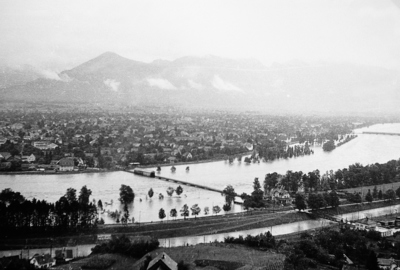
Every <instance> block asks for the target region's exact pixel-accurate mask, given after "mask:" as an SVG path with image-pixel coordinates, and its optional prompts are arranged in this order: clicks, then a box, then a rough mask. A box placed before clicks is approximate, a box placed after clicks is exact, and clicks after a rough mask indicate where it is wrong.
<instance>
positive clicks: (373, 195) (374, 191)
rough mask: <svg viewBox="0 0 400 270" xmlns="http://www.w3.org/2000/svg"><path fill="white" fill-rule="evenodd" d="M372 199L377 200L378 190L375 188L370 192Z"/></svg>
mask: <svg viewBox="0 0 400 270" xmlns="http://www.w3.org/2000/svg"><path fill="white" fill-rule="evenodd" d="M372 197H373V198H374V199H378V188H377V187H376V186H375V187H374V190H373V191H372Z"/></svg>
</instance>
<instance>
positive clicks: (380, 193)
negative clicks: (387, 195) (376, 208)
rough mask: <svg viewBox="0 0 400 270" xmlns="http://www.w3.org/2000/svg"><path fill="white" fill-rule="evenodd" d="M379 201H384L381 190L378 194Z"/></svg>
mask: <svg viewBox="0 0 400 270" xmlns="http://www.w3.org/2000/svg"><path fill="white" fill-rule="evenodd" d="M378 199H379V200H382V199H383V193H382V190H379V192H378Z"/></svg>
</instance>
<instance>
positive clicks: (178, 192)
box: [175, 185, 183, 196]
mask: <svg viewBox="0 0 400 270" xmlns="http://www.w3.org/2000/svg"><path fill="white" fill-rule="evenodd" d="M175 192H176V195H178V196H179V195H181V194H182V192H183V188H182V187H181V186H180V185H179V186H178V187H177V188H176V190H175Z"/></svg>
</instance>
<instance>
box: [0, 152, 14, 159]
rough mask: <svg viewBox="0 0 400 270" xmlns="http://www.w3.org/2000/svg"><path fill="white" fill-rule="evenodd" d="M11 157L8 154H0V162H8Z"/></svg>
mask: <svg viewBox="0 0 400 270" xmlns="http://www.w3.org/2000/svg"><path fill="white" fill-rule="evenodd" d="M10 157H11V154H10V153H8V152H0V160H8V159H9V158H10Z"/></svg>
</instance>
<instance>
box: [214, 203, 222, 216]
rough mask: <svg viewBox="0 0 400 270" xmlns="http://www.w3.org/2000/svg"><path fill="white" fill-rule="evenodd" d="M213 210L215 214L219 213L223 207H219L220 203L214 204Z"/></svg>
mask: <svg viewBox="0 0 400 270" xmlns="http://www.w3.org/2000/svg"><path fill="white" fill-rule="evenodd" d="M213 212H214V214H218V213H219V212H221V207H219V206H218V205H216V206H214V207H213Z"/></svg>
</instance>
